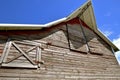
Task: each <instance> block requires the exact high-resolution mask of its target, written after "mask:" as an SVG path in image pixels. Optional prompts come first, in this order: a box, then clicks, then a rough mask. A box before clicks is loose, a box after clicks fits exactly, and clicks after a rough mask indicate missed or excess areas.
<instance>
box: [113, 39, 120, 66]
mask: <svg viewBox="0 0 120 80" xmlns="http://www.w3.org/2000/svg"><path fill="white" fill-rule="evenodd" d="M113 43H114V44H115V45H116V46H117V47H118V48H119V49H120V37H119V38H117V39H114V40H113ZM115 56H116V58H117V60H118V62H119V64H120V51H118V52H116V53H115Z"/></svg>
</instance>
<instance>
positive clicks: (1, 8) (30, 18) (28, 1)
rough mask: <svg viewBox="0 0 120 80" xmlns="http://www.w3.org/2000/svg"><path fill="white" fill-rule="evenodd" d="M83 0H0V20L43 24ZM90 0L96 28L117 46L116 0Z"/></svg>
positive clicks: (118, 2)
mask: <svg viewBox="0 0 120 80" xmlns="http://www.w3.org/2000/svg"><path fill="white" fill-rule="evenodd" d="M86 1H87V0H0V23H15V24H45V23H48V22H51V21H54V20H57V19H60V18H63V17H66V16H68V15H69V14H70V13H72V12H73V11H74V10H76V9H77V8H78V7H80V6H81V5H82V4H83V3H84V2H86ZM92 3H93V8H94V12H95V17H96V22H97V25H98V28H99V29H100V30H101V31H102V32H103V33H104V34H105V35H106V36H107V37H108V38H109V39H110V40H111V41H113V42H114V43H115V44H116V45H117V46H118V47H119V48H120V27H119V26H120V16H119V14H120V0H97V1H96V0H92ZM117 55H118V56H120V53H117ZM118 56H117V57H118ZM119 59H120V57H119Z"/></svg>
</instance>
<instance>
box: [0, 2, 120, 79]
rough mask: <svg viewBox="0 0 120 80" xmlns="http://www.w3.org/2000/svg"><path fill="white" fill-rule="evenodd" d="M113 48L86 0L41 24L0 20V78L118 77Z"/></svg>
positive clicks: (114, 49)
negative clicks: (71, 11) (74, 8)
mask: <svg viewBox="0 0 120 80" xmlns="http://www.w3.org/2000/svg"><path fill="white" fill-rule="evenodd" d="M116 51H119V49H118V48H117V47H116V46H115V45H114V44H113V43H112V42H111V41H110V40H109V39H108V38H106V37H105V36H104V35H103V34H102V33H101V32H100V31H99V30H98V28H97V25H96V22H95V17H94V12H93V8H92V3H91V1H90V0H88V1H87V2H86V3H85V4H83V5H82V6H81V7H80V8H78V9H77V10H76V11H74V12H73V13H72V14H70V15H69V16H67V17H65V18H62V19H59V20H56V21H53V22H50V23H47V24H44V25H35V24H0V80H103V79H104V80H113V79H114V80H118V79H119V78H120V67H119V65H118V63H117V61H116V58H115V55H114V52H116Z"/></svg>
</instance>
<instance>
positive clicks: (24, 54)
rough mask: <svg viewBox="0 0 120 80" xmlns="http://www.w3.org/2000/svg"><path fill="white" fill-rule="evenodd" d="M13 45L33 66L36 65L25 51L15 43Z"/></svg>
mask: <svg viewBox="0 0 120 80" xmlns="http://www.w3.org/2000/svg"><path fill="white" fill-rule="evenodd" d="M12 45H13V46H14V47H15V48H16V49H17V50H18V51H19V52H20V53H21V54H23V56H24V57H26V59H27V60H28V61H29V62H30V63H32V64H33V65H35V62H33V60H32V59H31V58H30V57H29V56H28V55H27V54H26V53H25V52H24V51H23V50H21V49H20V48H19V47H18V46H17V45H16V44H15V43H14V42H13V43H12Z"/></svg>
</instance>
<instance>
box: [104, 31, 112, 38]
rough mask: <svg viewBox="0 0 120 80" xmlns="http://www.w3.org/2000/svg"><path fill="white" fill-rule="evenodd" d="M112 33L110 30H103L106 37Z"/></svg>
mask: <svg viewBox="0 0 120 80" xmlns="http://www.w3.org/2000/svg"><path fill="white" fill-rule="evenodd" d="M112 33H113V32H112V31H103V34H104V35H105V36H107V37H108V36H110V35H111V34H112Z"/></svg>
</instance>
